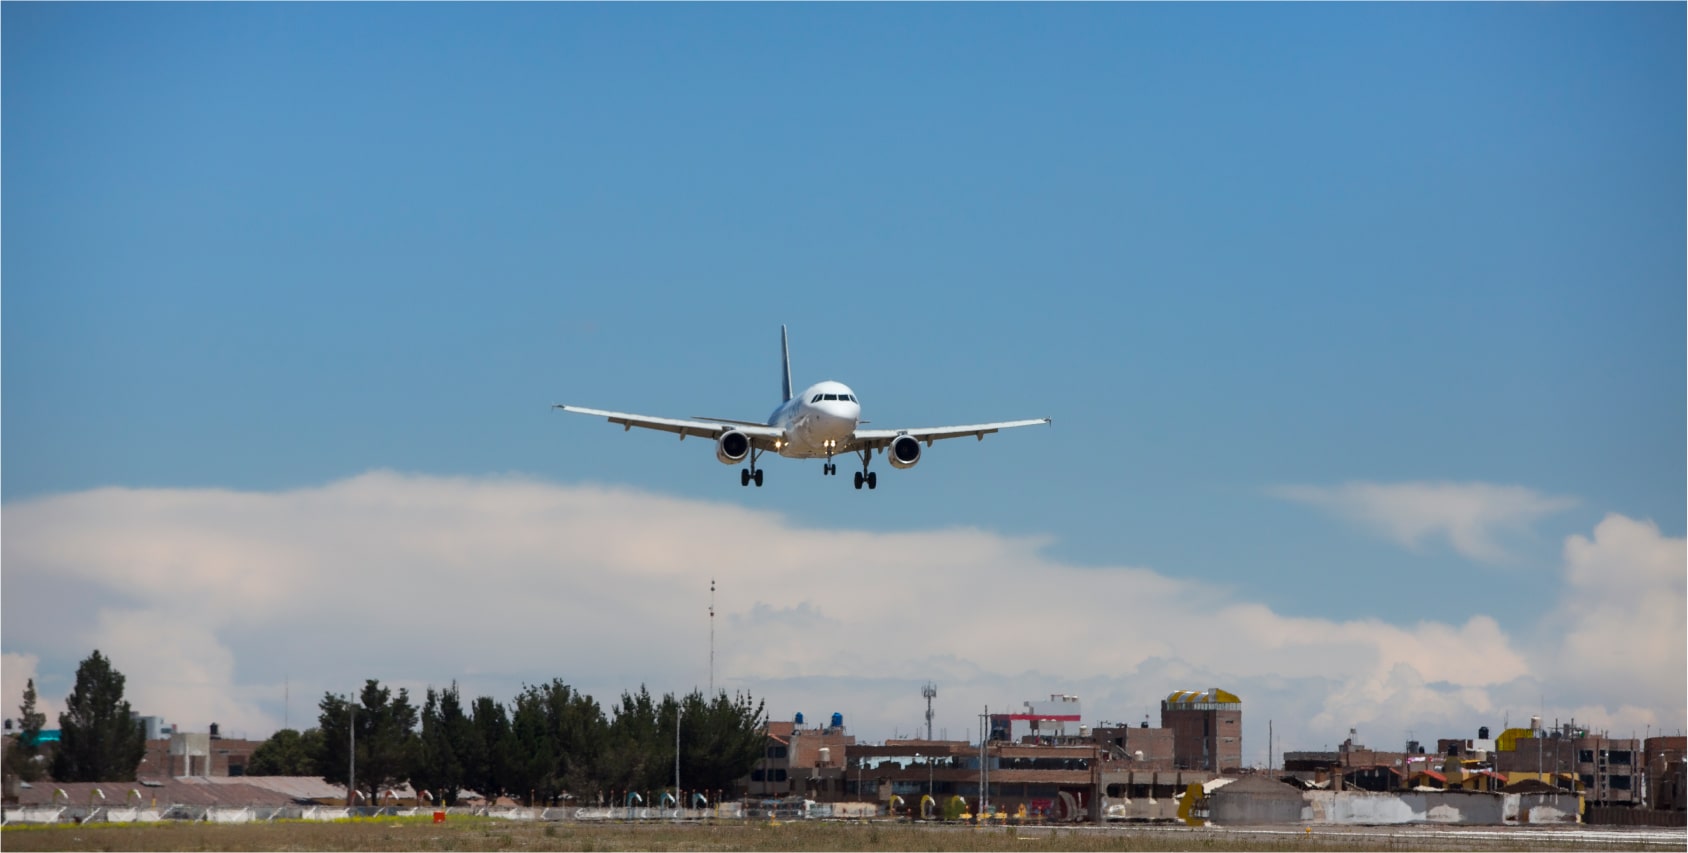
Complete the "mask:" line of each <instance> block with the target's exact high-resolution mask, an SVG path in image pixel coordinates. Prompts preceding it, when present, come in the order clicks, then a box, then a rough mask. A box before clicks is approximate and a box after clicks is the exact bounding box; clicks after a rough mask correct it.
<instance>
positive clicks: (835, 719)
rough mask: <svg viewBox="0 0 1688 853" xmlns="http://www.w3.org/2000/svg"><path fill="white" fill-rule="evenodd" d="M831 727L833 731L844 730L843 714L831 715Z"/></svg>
mask: <svg viewBox="0 0 1688 853" xmlns="http://www.w3.org/2000/svg"><path fill="white" fill-rule="evenodd" d="M832 727H833V728H835V729H841V728H844V715H843V714H839V713H834V714H833V715H832Z"/></svg>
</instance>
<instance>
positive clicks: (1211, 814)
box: [1208, 788, 1307, 826]
mask: <svg viewBox="0 0 1688 853" xmlns="http://www.w3.org/2000/svg"><path fill="white" fill-rule="evenodd" d="M1224 790H1225V789H1224V788H1220V789H1219V790H1218V791H1215V792H1214V793H1213V794H1212V795H1211V796H1209V797H1208V821H1209V822H1211V823H1214V824H1218V825H1219V826H1258V825H1264V824H1279V823H1300V822H1301V820H1302V816H1303V813H1304V812H1305V811H1306V803H1307V800H1306V798H1305V797H1303V796H1301V795H1299V794H1297V795H1294V796H1289V797H1283V796H1271V795H1254V794H1233V795H1230V796H1223V793H1224Z"/></svg>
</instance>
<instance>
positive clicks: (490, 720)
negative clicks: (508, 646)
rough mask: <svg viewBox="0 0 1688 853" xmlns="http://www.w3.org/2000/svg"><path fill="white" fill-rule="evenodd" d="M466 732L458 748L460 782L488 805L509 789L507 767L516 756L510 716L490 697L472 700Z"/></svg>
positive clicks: (508, 767)
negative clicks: (460, 755) (471, 717)
mask: <svg viewBox="0 0 1688 853" xmlns="http://www.w3.org/2000/svg"><path fill="white" fill-rule="evenodd" d="M473 710H474V716H473V719H472V720H471V721H470V731H469V734H468V735H467V737H466V742H465V744H464V745H462V747H461V754H462V756H463V781H464V784H465V785H467V786H468V787H469V788H472V789H474V790H475V791H477V792H479V793H480V794H481V796H483V797H486V798H487V801H488V802H491V801H493V800H496V799H498V798H499V797H500V796H502V795H504V794H505V793H508V792H509V791H511V790H513V789H512V788H510V782H509V779H510V766H511V764H512V762H514V760H515V758H514V756H515V755H516V737H515V733H514V732H512V731H511V729H510V715H509V714H508V713H507V712H506V711H505V710H504V706H503V705H501V704H499V703H498V702H497V701H496V700H494V699H493V698H492V697H491V696H482V697H479V698H477V699H476V700H475V704H474V709H473Z"/></svg>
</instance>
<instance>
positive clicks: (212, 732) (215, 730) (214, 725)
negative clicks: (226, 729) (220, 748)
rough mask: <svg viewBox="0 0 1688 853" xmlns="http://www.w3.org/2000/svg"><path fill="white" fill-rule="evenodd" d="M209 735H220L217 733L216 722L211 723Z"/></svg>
mask: <svg viewBox="0 0 1688 853" xmlns="http://www.w3.org/2000/svg"><path fill="white" fill-rule="evenodd" d="M211 737H213V738H218V737H222V735H219V734H217V724H216V723H212V724H211Z"/></svg>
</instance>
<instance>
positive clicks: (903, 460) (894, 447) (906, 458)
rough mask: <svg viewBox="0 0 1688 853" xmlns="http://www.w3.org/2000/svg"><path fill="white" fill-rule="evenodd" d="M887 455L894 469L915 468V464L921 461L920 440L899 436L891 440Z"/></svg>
mask: <svg viewBox="0 0 1688 853" xmlns="http://www.w3.org/2000/svg"><path fill="white" fill-rule="evenodd" d="M885 455H886V456H889V457H891V467H892V468H913V467H914V463H916V462H919V461H920V440H919V439H917V438H915V437H914V436H910V435H899V436H897V437H896V438H893V439H891V446H890V447H887V448H885Z"/></svg>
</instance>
